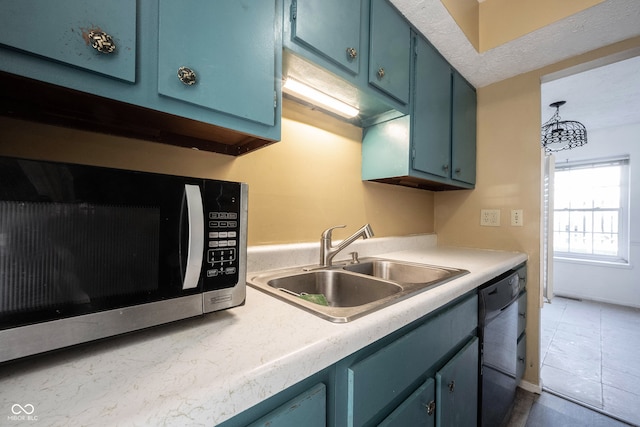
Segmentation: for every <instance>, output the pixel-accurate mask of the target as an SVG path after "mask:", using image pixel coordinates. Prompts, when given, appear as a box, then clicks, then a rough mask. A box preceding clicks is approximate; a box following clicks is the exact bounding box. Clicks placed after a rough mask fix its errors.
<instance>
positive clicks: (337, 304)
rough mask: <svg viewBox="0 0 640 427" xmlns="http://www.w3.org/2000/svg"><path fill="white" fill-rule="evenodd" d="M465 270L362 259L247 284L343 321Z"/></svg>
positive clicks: (264, 276) (260, 276) (268, 275)
mask: <svg viewBox="0 0 640 427" xmlns="http://www.w3.org/2000/svg"><path fill="white" fill-rule="evenodd" d="M467 273H468V271H466V270H460V269H456V268H448V267H440V266H432V265H426V264H416V263H407V262H401V261H394V260H388V259H383V258H363V259H362V260H361V261H360V262H359V263H357V264H345V263H343V264H338V263H336V264H335V265H333V266H331V267H321V268H318V267H317V266H308V267H297V268H288V269H282V270H273V271H267V272H262V273H257V274H256V275H254V276H252V277H250V278H249V280H248V284H249V285H250V286H252V287H254V288H256V289H258V290H260V291H263V292H265V293H267V294H269V295H272V296H275V297H277V298H279V299H281V300H284V301H286V302H288V303H290V304H293V305H295V306H297V307H299V308H302V309H304V310H306V311H309V312H311V313H313V314H315V315H317V316H320V317H322V318H324V319H327V320H330V321H332V322H335V323H344V322H349V321H351V320H353V319H356V318H358V317H361V316H364V315H365V314H367V313H371V312H374V311H376V310H379V309H381V308H383V307H386V306H388V305H390V304H393V303H395V302H398V301H401V300H403V299H406V298H408V297H410V296H412V295H415V294H417V293H419V292H422V291H425V290H427V289H432V288H434V287H436V286H439V285H441V284H443V283H446V282H448V281H450V280H453V279H455V278H457V277H460V276H462V275H464V274H467ZM304 294H311V295H313V294H321V295H324V297H326V300H327V302H328V305H320V304H316V303H314V302H311V301H308V300H306V299H303V298H301V297H299V296H296V295H304Z"/></svg>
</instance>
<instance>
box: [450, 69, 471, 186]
mask: <svg viewBox="0 0 640 427" xmlns="http://www.w3.org/2000/svg"><path fill="white" fill-rule="evenodd" d="M476 103H477V99H476V91H475V89H474V88H473V87H472V86H471V85H470V84H469V83H467V81H466V80H465V79H463V78H462V76H461V75H460V74H458V73H457V72H454V73H453V88H452V114H451V120H452V123H451V144H452V146H451V161H452V174H451V178H452V179H453V180H455V181H458V182H461V183H466V184H471V185H473V184H475V183H476V120H477V119H476V110H477V105H476Z"/></svg>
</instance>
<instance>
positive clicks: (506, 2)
mask: <svg viewBox="0 0 640 427" xmlns="http://www.w3.org/2000/svg"><path fill="white" fill-rule="evenodd" d="M603 1H604V0H571V1H558V0H535V1H531V0H486V1H484V2H482V3H480V11H479V17H478V22H479V29H478V32H479V39H480V50H479V51H480V52H485V51H487V50H489V49H493V48H494V47H496V46H500V45H501V44H504V43H507V42H509V41H511V40H515V39H517V38H518V37H521V36H523V35H525V34H528V33H530V32H532V31H535V30H538V29H540V28H542V27H546V26H547V25H549V24H552V23H554V22H556V21H559V20H561V19H564V18H566V17H568V16H571V15H574V14H576V13H578V12H580V11H582V10H585V9H588V8H589V7H592V6H595V5H596V4H598V3H602V2H603Z"/></svg>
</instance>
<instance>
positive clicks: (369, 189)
mask: <svg viewBox="0 0 640 427" xmlns="http://www.w3.org/2000/svg"><path fill="white" fill-rule="evenodd" d="M283 107H284V108H283V111H284V112H283V120H282V141H281V142H278V143H276V144H272V145H270V146H268V147H266V148H264V149H261V150H258V151H255V152H252V153H249V154H246V155H244V156H241V157H238V158H234V157H230V156H224V155H219V154H215V153H207V152H201V151H196V150H190V149H186V148H181V147H173V146H168V145H163V144H154V143H150V142H146V141H139V140H134V139H128V138H121V137H116V136H111V135H103V134H94V133H90V132H83V131H77V130H72V129H65V128H59V127H53V126H48V125H43V124H38V123H31V122H24V121H18V120H13V119H9V118H5V117H0V154H4V155H14V156H20V157H28V158H39V159H49V160H57V161H69V162H77V163H85V164H95V165H102V166H114V167H121V168H125V169H136V170H143V171H152V172H163V173H169V174H177V175H188V176H196V177H207V178H216V179H226V180H232V181H244V182H247V183H248V184H249V237H248V239H249V245H262V244H272V243H289V242H314V241H319V239H320V233H321V232H322V230H323V229H325V228H327V227H330V226H333V225H338V224H346V225H347V228H346V229H344V230H336V231H335V232H334V236H335V238H336V239H341V238H344V237H347V236H349V235H350V234H351V233H352V232H354V231H355V230H357V229H358V228H359V227H360V226H362V225H363V224H365V223H367V222H368V223H370V224H371V226H372V227H373V230H374V232H375V233H376V236H379V237H382V236H404V235H410V234H418V233H433V232H434V207H433V203H434V201H433V193H432V192H429V191H422V190H416V189H411V188H405V187H396V186H390V185H386V184H379V183H369V182H362V181H361V179H360V170H361V160H360V159H361V155H360V149H361V139H362V129H360V128H357V127H355V126H352V125H349V124H345V123H343V122H341V121H338V120H336V119H333V118H331V117H329V116H327V115H325V114H322V113H319V112H317V111H312V110H310V109H308V108H305V107H302V106H300V105H299V104H296V103H293V102H290V101H285V104H284V105H283Z"/></svg>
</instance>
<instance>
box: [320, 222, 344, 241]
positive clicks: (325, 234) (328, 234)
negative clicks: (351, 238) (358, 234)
mask: <svg viewBox="0 0 640 427" xmlns="http://www.w3.org/2000/svg"><path fill="white" fill-rule="evenodd" d="M345 227H346V225H336V226H333V227H329V228H327V229H326V230H324V231H323V232H322V238H323V239H331V232H332V231H333V230H334V229H335V228H345Z"/></svg>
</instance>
